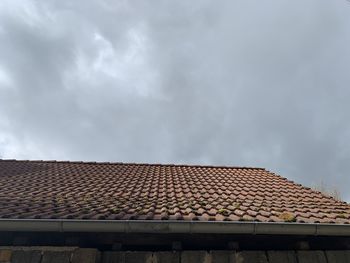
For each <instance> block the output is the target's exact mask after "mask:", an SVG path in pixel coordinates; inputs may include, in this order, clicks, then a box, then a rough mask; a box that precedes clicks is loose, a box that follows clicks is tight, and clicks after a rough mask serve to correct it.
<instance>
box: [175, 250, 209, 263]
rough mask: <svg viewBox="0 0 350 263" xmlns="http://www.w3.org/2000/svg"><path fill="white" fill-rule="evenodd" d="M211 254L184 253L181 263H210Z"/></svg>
mask: <svg viewBox="0 0 350 263" xmlns="http://www.w3.org/2000/svg"><path fill="white" fill-rule="evenodd" d="M210 258H211V256H210V254H209V253H207V252H206V251H184V252H182V253H181V263H193V262H196V263H209V262H210Z"/></svg>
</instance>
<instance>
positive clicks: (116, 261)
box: [102, 251, 125, 263]
mask: <svg viewBox="0 0 350 263" xmlns="http://www.w3.org/2000/svg"><path fill="white" fill-rule="evenodd" d="M102 263H125V252H114V251H113V252H112V251H107V252H103V253H102Z"/></svg>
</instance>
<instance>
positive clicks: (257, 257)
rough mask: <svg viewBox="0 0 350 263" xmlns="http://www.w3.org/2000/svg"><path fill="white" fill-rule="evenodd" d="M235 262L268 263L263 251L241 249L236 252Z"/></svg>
mask: <svg viewBox="0 0 350 263" xmlns="http://www.w3.org/2000/svg"><path fill="white" fill-rule="evenodd" d="M236 262H237V263H243V262H244V263H269V262H268V261H267V257H266V254H265V251H242V252H238V253H236Z"/></svg>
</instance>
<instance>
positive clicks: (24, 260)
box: [11, 250, 41, 263]
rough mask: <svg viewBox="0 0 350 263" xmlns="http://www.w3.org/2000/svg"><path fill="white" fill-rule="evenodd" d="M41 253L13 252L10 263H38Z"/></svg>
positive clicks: (35, 251)
mask: <svg viewBox="0 0 350 263" xmlns="http://www.w3.org/2000/svg"><path fill="white" fill-rule="evenodd" d="M40 261H41V251H37V250H34V251H23V250H15V251H13V253H12V259H11V263H40Z"/></svg>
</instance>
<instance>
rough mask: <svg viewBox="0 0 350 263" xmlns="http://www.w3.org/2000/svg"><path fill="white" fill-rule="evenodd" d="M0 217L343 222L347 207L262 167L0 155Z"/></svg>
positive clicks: (346, 220)
mask: <svg viewBox="0 0 350 263" xmlns="http://www.w3.org/2000/svg"><path fill="white" fill-rule="evenodd" d="M0 218H10V219H33V218H34V219H94V220H96V219H97V220H106V219H108V220H186V221H187V220H201V221H207V220H211V221H223V220H225V221H227V220H228V221H261V222H305V223H339V224H342V223H345V224H349V223H350V205H349V204H347V203H345V202H341V201H337V200H335V199H333V198H331V197H328V196H325V195H322V194H321V193H319V192H316V191H313V190H311V189H309V188H305V187H303V186H301V185H299V184H295V183H293V182H291V181H288V180H287V179H285V178H283V177H281V176H279V175H276V174H274V173H271V172H269V171H267V170H265V169H261V168H245V167H213V166H190V165H159V164H126V163H125V164H124V163H92V162H91V163H90V162H85V163H84V162H56V161H16V160H0Z"/></svg>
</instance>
